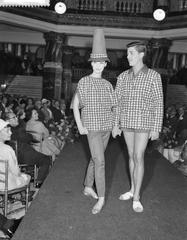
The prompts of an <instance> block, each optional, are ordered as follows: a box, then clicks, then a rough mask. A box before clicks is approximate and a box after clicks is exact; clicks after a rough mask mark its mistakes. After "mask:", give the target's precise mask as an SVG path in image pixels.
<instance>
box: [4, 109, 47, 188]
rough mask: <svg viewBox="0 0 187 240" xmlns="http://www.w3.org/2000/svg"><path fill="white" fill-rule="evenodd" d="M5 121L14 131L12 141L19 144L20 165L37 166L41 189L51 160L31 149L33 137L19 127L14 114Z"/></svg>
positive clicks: (8, 115) (22, 127)
mask: <svg viewBox="0 0 187 240" xmlns="http://www.w3.org/2000/svg"><path fill="white" fill-rule="evenodd" d="M5 120H6V121H7V122H8V123H9V124H10V126H11V130H12V136H11V140H12V141H16V143H17V157H18V162H19V164H28V165H35V164H36V165H37V167H38V168H39V170H38V177H37V186H38V187H40V186H41V184H42V183H43V181H44V180H45V178H46V176H47V174H48V172H49V168H50V165H51V159H50V157H49V156H46V155H44V154H42V153H40V152H37V151H36V150H35V149H34V148H32V147H31V144H32V143H33V141H34V140H33V137H32V135H31V134H29V133H27V132H26V130H25V128H24V126H21V125H19V122H18V119H17V117H16V115H15V114H14V113H7V114H6V115H5Z"/></svg>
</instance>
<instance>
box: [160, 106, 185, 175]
mask: <svg viewBox="0 0 187 240" xmlns="http://www.w3.org/2000/svg"><path fill="white" fill-rule="evenodd" d="M156 145H157V148H158V150H159V151H160V152H161V153H162V154H163V155H164V157H165V158H166V159H168V160H169V162H170V163H171V164H173V165H174V166H175V167H177V168H178V169H179V170H180V171H181V172H182V173H183V174H184V175H185V176H187V108H186V106H185V105H181V104H176V105H170V106H168V107H167V108H166V109H165V113H164V119H163V128H162V132H161V134H160V138H159V140H158V141H157V144H156Z"/></svg>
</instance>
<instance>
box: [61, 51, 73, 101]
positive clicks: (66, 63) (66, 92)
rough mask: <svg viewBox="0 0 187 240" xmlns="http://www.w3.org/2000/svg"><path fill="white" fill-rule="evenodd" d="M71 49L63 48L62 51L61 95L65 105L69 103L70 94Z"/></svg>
mask: <svg viewBox="0 0 187 240" xmlns="http://www.w3.org/2000/svg"><path fill="white" fill-rule="evenodd" d="M73 49H74V48H73V47H69V46H65V47H64V50H63V53H64V54H63V59H62V63H63V84H62V95H63V97H64V99H65V101H66V103H70V101H71V94H72V56H73Z"/></svg>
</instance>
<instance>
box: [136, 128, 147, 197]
mask: <svg viewBox="0 0 187 240" xmlns="http://www.w3.org/2000/svg"><path fill="white" fill-rule="evenodd" d="M148 140H149V133H135V145H134V186H135V188H134V200H139V196H140V189H141V185H142V180H143V175H144V153H145V149H146V146H147V142H148Z"/></svg>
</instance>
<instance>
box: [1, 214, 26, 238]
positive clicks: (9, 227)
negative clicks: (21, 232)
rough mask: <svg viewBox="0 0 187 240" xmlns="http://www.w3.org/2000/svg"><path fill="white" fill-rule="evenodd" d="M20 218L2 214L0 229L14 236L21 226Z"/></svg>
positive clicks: (9, 235)
mask: <svg viewBox="0 0 187 240" xmlns="http://www.w3.org/2000/svg"><path fill="white" fill-rule="evenodd" d="M21 220H22V219H21V218H20V219H8V218H6V217H5V216H3V215H2V214H0V230H1V231H2V232H3V233H4V234H5V235H7V236H8V237H10V238H11V237H12V236H13V234H14V233H15V231H16V229H17V227H18V226H19V224H20V222H21Z"/></svg>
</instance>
